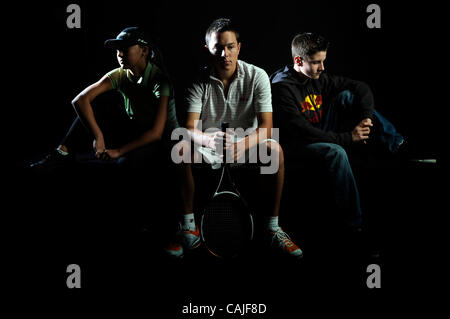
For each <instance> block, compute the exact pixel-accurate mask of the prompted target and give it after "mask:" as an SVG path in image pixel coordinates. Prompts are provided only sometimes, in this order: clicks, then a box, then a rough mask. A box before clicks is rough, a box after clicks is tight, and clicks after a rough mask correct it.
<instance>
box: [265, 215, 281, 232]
mask: <svg viewBox="0 0 450 319" xmlns="http://www.w3.org/2000/svg"><path fill="white" fill-rule="evenodd" d="M266 229H267V230H268V231H271V232H276V231H277V230H278V229H280V226H278V216H269V217H267V218H266Z"/></svg>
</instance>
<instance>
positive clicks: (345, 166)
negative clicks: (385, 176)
mask: <svg viewBox="0 0 450 319" xmlns="http://www.w3.org/2000/svg"><path fill="white" fill-rule="evenodd" d="M354 107H355V104H354V95H353V94H352V93H351V92H350V91H343V92H341V93H340V94H339V95H338V96H337V97H336V98H335V99H334V100H333V102H332V103H330V105H329V110H328V112H327V114H326V117H325V118H324V121H323V122H322V126H321V129H322V130H324V131H333V132H349V131H351V130H352V129H353V128H354V127H355V126H356V124H358V122H359V121H360V120H361V119H360V118H358V117H357V116H358V114H357V112H355V110H354ZM373 120H374V128H375V127H376V128H377V129H376V130H374V132H373V136H371V139H374V140H375V141H376V142H377V143H379V144H380V145H383V147H384V148H387V149H388V150H389V151H390V152H395V150H397V149H398V147H399V146H400V145H401V144H402V143H403V137H402V136H401V135H400V134H398V133H397V131H396V129H395V127H394V126H393V125H392V124H391V123H390V122H389V121H388V120H387V119H386V118H384V117H383V116H381V115H380V114H379V113H378V112H377V111H374V116H373ZM289 161H291V162H296V161H300V162H304V163H307V164H308V167H310V166H311V165H313V167H314V166H315V167H318V168H319V169H321V168H322V167H325V170H326V172H325V173H326V176H327V177H329V179H328V181H327V182H330V183H331V188H332V196H333V199H334V202H335V206H336V208H337V210H338V211H339V212H342V213H343V214H344V217H345V219H346V222H347V224H349V226H351V227H359V226H361V224H362V212H361V204H360V196H359V191H358V187H357V183H356V180H355V177H354V174H353V171H352V168H351V166H350V162H349V158H348V155H347V152H346V151H345V149H344V148H343V147H342V146H340V145H337V144H334V143H312V144H309V145H298V146H296V147H295V149H293V147H292V146H291V147H290V149H286V162H287V163H288V162H289Z"/></svg>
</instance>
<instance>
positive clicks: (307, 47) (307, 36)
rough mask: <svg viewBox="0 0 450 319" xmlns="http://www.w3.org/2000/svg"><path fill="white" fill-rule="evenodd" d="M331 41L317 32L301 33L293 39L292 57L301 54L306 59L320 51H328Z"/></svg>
mask: <svg viewBox="0 0 450 319" xmlns="http://www.w3.org/2000/svg"><path fill="white" fill-rule="evenodd" d="M329 44H330V43H329V42H328V40H327V39H325V38H324V37H323V36H321V35H319V34H317V33H310V32H306V33H300V34H297V35H296V36H295V37H294V39H293V40H292V45H291V50H292V58H295V57H296V56H300V57H301V58H302V59H305V58H306V57H308V56H311V55H313V54H315V53H317V52H319V51H327V49H328V46H329Z"/></svg>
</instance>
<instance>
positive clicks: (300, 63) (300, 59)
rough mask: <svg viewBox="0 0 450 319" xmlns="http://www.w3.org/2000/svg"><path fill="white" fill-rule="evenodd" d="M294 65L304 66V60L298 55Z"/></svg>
mask: <svg viewBox="0 0 450 319" xmlns="http://www.w3.org/2000/svg"><path fill="white" fill-rule="evenodd" d="M294 63H295V64H296V65H298V66H303V59H302V58H301V57H300V56H298V55H297V56H295V57H294Z"/></svg>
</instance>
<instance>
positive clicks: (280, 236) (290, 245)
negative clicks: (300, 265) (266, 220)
mask: <svg viewBox="0 0 450 319" xmlns="http://www.w3.org/2000/svg"><path fill="white" fill-rule="evenodd" d="M269 236H271V246H272V247H274V248H279V249H281V250H282V251H283V252H284V253H286V254H289V255H290V256H291V257H294V258H297V259H299V258H302V257H303V251H302V250H301V249H300V248H299V247H298V246H297V245H296V244H294V242H293V241H292V239H291V238H290V237H289V235H288V234H286V233H285V232H284V231H283V230H282V229H281V227H280V228H278V230H277V231H274V232H272V231H270V232H269Z"/></svg>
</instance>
